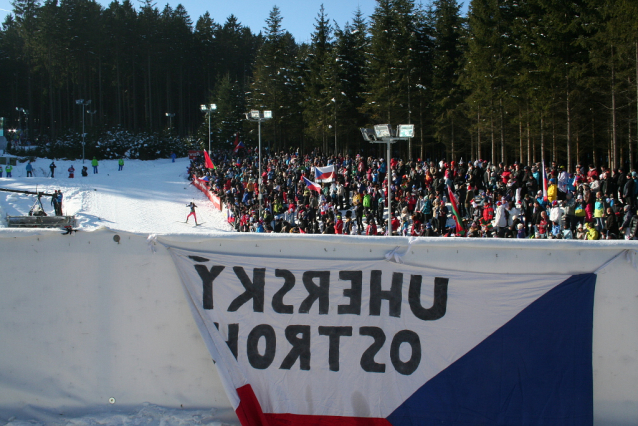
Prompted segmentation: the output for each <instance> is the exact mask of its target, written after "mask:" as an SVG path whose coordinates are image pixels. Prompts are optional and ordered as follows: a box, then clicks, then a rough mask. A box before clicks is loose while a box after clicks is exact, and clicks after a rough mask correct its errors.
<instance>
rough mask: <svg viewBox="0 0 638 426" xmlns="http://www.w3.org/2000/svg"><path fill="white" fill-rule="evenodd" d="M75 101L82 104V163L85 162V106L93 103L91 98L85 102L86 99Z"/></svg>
mask: <svg viewBox="0 0 638 426" xmlns="http://www.w3.org/2000/svg"><path fill="white" fill-rule="evenodd" d="M75 103H76V104H78V105H82V164H84V146H85V145H86V142H85V141H84V137H85V136H86V133H84V117H85V116H84V107H86V106H88V105H91V100H90V99H89V100H88V101H86V102H84V99H78V100H77V101H75Z"/></svg>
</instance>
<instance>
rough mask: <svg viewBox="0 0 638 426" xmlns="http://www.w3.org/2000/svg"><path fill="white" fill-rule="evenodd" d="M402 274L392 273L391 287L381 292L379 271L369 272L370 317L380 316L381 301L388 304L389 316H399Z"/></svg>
mask: <svg viewBox="0 0 638 426" xmlns="http://www.w3.org/2000/svg"><path fill="white" fill-rule="evenodd" d="M402 287H403V274H402V273H401V272H393V273H392V285H391V286H390V290H381V271H379V270H374V271H371V272H370V315H374V316H379V315H381V300H383V299H385V300H387V301H388V302H389V304H390V316H391V317H400V316H401V301H402V298H403V296H402V294H401V293H402V292H403V291H402Z"/></svg>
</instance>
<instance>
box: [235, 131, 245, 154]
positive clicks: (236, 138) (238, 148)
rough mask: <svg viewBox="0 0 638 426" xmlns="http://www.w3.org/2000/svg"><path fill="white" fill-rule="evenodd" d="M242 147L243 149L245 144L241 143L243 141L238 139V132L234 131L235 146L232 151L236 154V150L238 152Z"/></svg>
mask: <svg viewBox="0 0 638 426" xmlns="http://www.w3.org/2000/svg"><path fill="white" fill-rule="evenodd" d="M242 148H244V149H245V148H246V146H245V145H244V143H243V142H241V141H240V140H239V133H236V134H235V148H234V149H233V152H234V153H235V154H236V153H238V152H239V150H240V149H242Z"/></svg>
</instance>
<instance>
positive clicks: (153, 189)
mask: <svg viewBox="0 0 638 426" xmlns="http://www.w3.org/2000/svg"><path fill="white" fill-rule="evenodd" d="M49 164H51V160H47V159H38V160H36V161H35V162H34V163H33V166H34V177H29V178H27V177H26V170H25V166H26V163H19V164H18V165H17V166H15V167H14V169H13V177H12V178H7V177H6V173H3V177H2V178H0V188H6V189H17V190H26V191H33V192H36V191H38V192H47V193H52V192H53V191H54V190H56V189H60V190H62V193H63V194H64V200H63V211H64V214H66V215H75V216H76V217H77V222H78V228H79V229H80V230H83V231H91V230H95V229H98V228H100V227H107V228H110V229H113V230H121V231H128V232H134V233H141V234H208V233H213V232H230V231H231V228H230V226H229V225H228V224H227V222H226V217H225V215H222V213H221V212H219V211H217V210H215V209H214V208H213V206H212V204H211V203H210V201H209V200H208V199H207V198H206V197H205V196H204V195H203V194H202V193H201V192H200V191H199V190H198V189H197V188H195V187H194V186H193V185H191V184H190V182H189V181H188V180H187V179H186V168H187V166H188V164H189V161H188V159H187V158H181V159H177V160H176V162H175V163H172V162H171V160H170V159H168V160H156V161H139V160H130V161H128V160H127V161H126V162H125V165H124V170H123V171H118V165H117V160H107V161H100V164H99V167H98V170H99V173H98V174H93V172H92V167H91V164H90V161H88V160H87V161H86V162H85V165H86V166H87V167H88V169H89V175H88V176H87V177H82V176H81V175H80V170H81V168H82V161H81V160H80V161H61V160H60V161H55V164H56V166H57V168H56V173H55V177H54V178H51V177H49V175H50V172H49ZM71 165H73V166H74V167H75V169H76V173H75V178H74V179H70V178H69V177H68V173H67V169H68V168H69V167H70V166H71ZM2 168H3V172H4V166H3V167H2ZM35 200H36V197H35V196H32V195H23V194H17V193H11V192H3V191H0V232H31V231H30V230H23V229H17V228H6V221H5V220H4V218H5V216H6V215H10V216H18V215H27V214H28V213H29V210H30V209H31V207H32V206H33V204H34V202H35ZM191 201H194V202H195V204H197V206H198V209H197V217H198V221H199V222H204V224H203V225H202V226H197V227H195V226H194V223H193V220H192V218H191V220H190V221H189V224H185V223H184V220H185V219H186V215H187V214H188V213H189V211H190V210H189V208H188V207H186V204H188V203H190V202H191ZM42 204H43V205H44V208H45V211H46V212H47V214H49V215H53V206H52V205H51V199H50V197H43V198H42ZM38 232H59V230H57V229H42V230H39V231H38ZM8 420H9V421H8V423H6V424H8V425H11V426H17V425H27V424H28V425H45V423H43V422H36V421H34V420H28V421H24V420H22V419H15V418H14V419H8ZM0 423H1V421H0ZM46 424H51V423H49V422H47V423H46ZM56 424H74V425H77V426H85V425H86V426H90V425H149V426H155V425H157V426H159V425H184V426H186V425H215V426H220V425H224V424H227V423H223V422H220V421H219V418H218V417H217V416H216V413H215V410H208V411H206V410H178V409H167V408H165V407H159V406H155V405H152V404H148V405H146V406H144V407H138V408H137V409H135V410H134V411H133V412H131V411H127V412H123V413H121V414H112V413H108V414H107V413H93V414H88V415H86V416H83V417H80V418H74V419H69V418H66V419H64V420H61V421H60V422H59V423H56Z"/></svg>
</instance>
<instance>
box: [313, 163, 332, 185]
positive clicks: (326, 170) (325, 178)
mask: <svg viewBox="0 0 638 426" xmlns="http://www.w3.org/2000/svg"><path fill="white" fill-rule="evenodd" d="M315 180H316V181H317V182H332V181H334V180H335V166H334V165H332V166H326V167H315Z"/></svg>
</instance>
